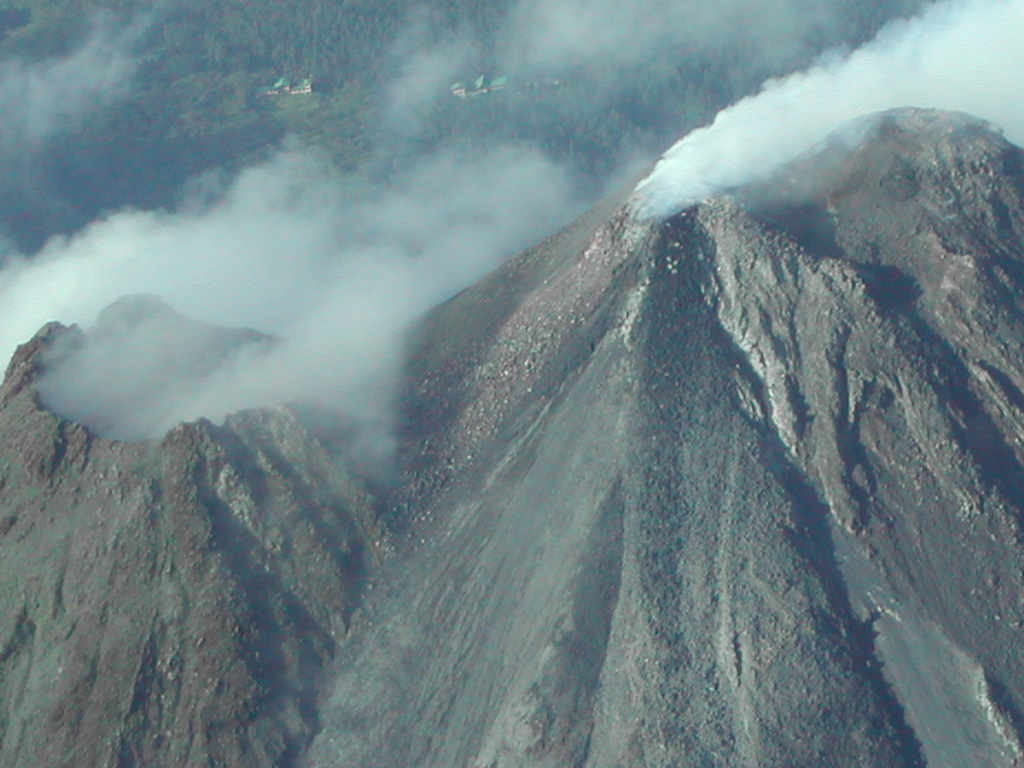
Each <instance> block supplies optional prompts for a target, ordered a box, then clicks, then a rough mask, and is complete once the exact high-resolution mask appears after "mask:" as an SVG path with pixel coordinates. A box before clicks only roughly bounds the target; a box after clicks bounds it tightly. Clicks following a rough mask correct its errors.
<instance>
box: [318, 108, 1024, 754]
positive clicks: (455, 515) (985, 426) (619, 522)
mask: <svg viewBox="0 0 1024 768" xmlns="http://www.w3.org/2000/svg"><path fill="white" fill-rule="evenodd" d="M1022 160H1024V154H1022V152H1021V150H1019V149H1018V148H1016V147H1013V146H1011V145H1009V144H1008V143H1007V142H1006V141H1005V140H1004V139H1003V138H1002V137H1001V136H1000V135H999V134H998V133H996V132H995V131H993V130H992V129H991V128H990V127H989V126H987V125H985V124H984V123H981V122H979V121H975V120H973V119H970V118H967V117H964V116H959V115H950V114H943V113H934V112H927V111H916V110H903V111H897V112H893V113H888V114H885V115H882V116H880V117H879V118H878V119H877V121H876V123H875V126H874V128H873V129H872V130H871V131H870V132H869V136H868V138H867V139H866V140H865V141H864V142H863V144H862V145H860V146H859V147H858V148H856V149H855V150H853V151H849V150H841V149H839V148H835V147H826V148H824V149H822V150H821V151H820V152H817V153H815V154H814V155H813V156H809V157H808V158H805V159H802V160H801V161H799V162H797V163H795V164H793V165H792V166H790V167H789V168H787V169H786V170H785V171H784V172H783V173H781V174H779V175H778V176H777V177H776V178H774V179H772V180H771V182H770V183H768V184H763V185H759V186H758V187H757V188H752V189H744V190H740V191H738V192H737V193H736V194H733V195H724V196H721V197H718V198H715V199H712V200H709V201H707V202H705V203H702V204H700V205H698V206H696V207H694V208H692V209H689V210H687V211H684V212H682V213H680V214H679V215H677V216H674V217H672V218H670V219H669V220H667V221H663V222H662V221H650V220H644V219H642V218H640V217H638V215H637V214H636V213H635V212H634V211H633V209H632V208H631V205H630V203H628V202H627V203H626V204H625V205H623V206H622V207H620V208H618V209H616V210H614V211H613V212H608V211H606V212H595V213H593V214H592V215H591V216H589V217H588V218H585V219H583V220H581V221H579V222H577V223H576V224H575V225H574V226H573V227H570V228H569V229H568V230H566V231H565V232H563V233H562V234H560V235H559V236H557V237H555V238H553V239H551V240H550V241H548V242H546V243H544V244H542V245H540V246H538V247H537V248H535V249H533V250H532V251H530V252H528V253H526V254H524V255H522V256H521V257H519V258H518V259H515V260H513V261H512V262H510V263H509V264H508V265H506V266H505V267H503V268H502V269H500V270H499V271H498V272H497V273H496V274H495V275H493V276H491V277H490V278H488V279H487V280H485V281H484V282H483V283H481V284H479V285H478V286H475V287H474V288H471V289H470V290H468V291H466V292H464V293H463V294H461V295H460V296H458V297H456V298H455V299H454V300H452V301H450V302H449V303H447V304H446V305H444V306H442V307H441V308H439V309H438V310H436V311H435V312H434V313H433V315H432V316H431V317H430V318H429V321H428V322H427V323H426V325H425V327H424V328H423V329H422V331H421V333H420V334H419V337H418V339H417V342H416V345H415V346H414V348H413V351H412V354H411V360H410V368H409V387H408V391H407V397H406V416H407V433H406V442H405V444H404V451H403V461H404V462H405V466H406V468H407V471H408V473H409V475H410V480H409V482H408V484H407V486H406V489H405V491H404V495H403V496H402V500H403V501H402V503H403V507H402V509H403V510H404V513H405V517H404V520H405V524H406V525H407V526H408V540H409V546H408V550H407V552H406V553H405V554H403V555H401V556H400V557H399V558H398V559H397V560H396V561H395V562H393V564H392V565H391V566H390V567H385V569H384V571H383V573H382V574H381V576H380V577H379V579H378V586H377V587H376V588H375V590H374V594H375V595H376V596H375V597H374V598H373V599H372V600H371V601H370V603H369V604H368V605H367V608H366V611H365V614H364V620H363V621H357V625H356V631H355V632H354V636H353V639H352V641H351V642H350V644H349V645H348V646H347V648H346V649H345V650H344V651H343V659H345V661H344V663H343V664H342V666H341V668H340V675H339V678H338V682H337V685H336V688H335V691H334V693H333V696H332V698H331V699H330V701H329V702H328V703H327V704H326V705H325V708H324V711H323V716H322V722H323V732H322V733H321V735H320V736H319V737H318V739H317V741H316V742H315V743H314V745H313V749H312V752H311V756H310V762H311V764H312V765H314V766H319V767H326V766H347V767H351V766H366V767H368V766H381V767H383V766H418V767H421V768H427V767H428V766H429V767H431V768H433V767H435V766H436V767H437V768H442V767H444V768H447V767H449V766H472V767H474V768H526V767H527V766H530V767H536V768H540V767H541V766H543V767H545V768H548V767H550V768H554V767H555V766H562V767H564V766H594V767H595V768H597V767H598V766H630V767H633V766H636V767H639V766H644V767H645V768H646V767H652V768H653V767H654V766H659V767H661V766H664V767H666V768H667V767H668V766H716V767H721V766H755V765H757V766H778V767H779V768H783V767H785V768H794V767H796V766H806V767H807V768H811V767H814V768H822V767H827V766H836V768H839V767H840V766H843V767H846V766H879V767H881V766H917V765H922V764H927V765H930V766H966V765H971V766H1011V765H1019V764H1021V762H1022V760H1024V752H1022V749H1021V736H1022V734H1024V718H1022V715H1021V713H1022V712H1024V658H1022V649H1024V643H1022V642H1021V641H1022V634H1021V633H1022V632H1024V583H1022V582H1024V540H1022V536H1021V533H1022V532H1021V520H1022V513H1024V469H1022V464H1024V442H1022V441H1024V353H1022V347H1021V344H1022V342H1024V313H1022V310H1024V164H1022ZM812 171H813V172H812Z"/></svg>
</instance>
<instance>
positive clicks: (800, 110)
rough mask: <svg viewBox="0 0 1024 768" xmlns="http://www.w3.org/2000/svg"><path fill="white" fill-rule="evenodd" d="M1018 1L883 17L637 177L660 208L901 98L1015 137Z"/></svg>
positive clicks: (1021, 9)
mask: <svg viewBox="0 0 1024 768" xmlns="http://www.w3.org/2000/svg"><path fill="white" fill-rule="evenodd" d="M1021 40H1024V2H1022V0H958V1H955V2H944V3H941V4H938V5H935V6H933V7H930V8H929V9H928V10H926V11H925V12H924V13H922V14H921V15H920V16H918V17H917V18H915V19H913V20H910V21H905V22H897V23H894V24H891V25H890V26H888V27H887V28H885V29H884V30H883V31H882V32H881V33H880V34H879V35H878V36H877V37H876V39H875V40H873V41H872V42H870V43H869V44H867V45H864V46H863V47H861V48H859V49H858V50H856V51H854V52H853V53H851V54H850V55H848V56H844V57H832V58H830V59H827V60H824V61H822V62H821V63H819V65H818V66H815V67H814V68H812V69H810V70H808V71H806V72H801V73H799V74H795V75H791V76H789V77H787V78H784V79H781V80H776V81H772V82H769V83H767V84H765V86H764V87H763V89H762V90H761V91H760V92H759V93H758V94H756V95H754V96H751V97H748V98H746V99H744V100H742V101H740V102H738V103H737V104H735V105H734V106H732V107H730V108H728V109H725V110H723V111H722V112H720V113H719V114H718V116H717V117H716V118H715V120H714V122H713V123H712V124H711V125H710V126H707V127H706V128H701V129H698V130H696V131H694V132H692V133H691V134H689V135H688V136H686V137H685V138H684V139H683V140H682V141H680V142H679V143H677V144H676V145H675V146H674V147H672V148H671V149H670V150H669V151H668V152H666V153H665V155H664V157H663V158H662V160H661V161H660V162H659V163H658V165H657V166H656V167H655V170H654V172H653V173H652V174H651V175H650V177H648V178H647V179H645V180H644V181H642V182H641V183H640V185H639V186H638V192H639V193H640V197H641V199H642V201H643V205H644V206H645V207H646V208H647V209H648V210H649V212H650V213H651V214H653V215H658V216H666V215H670V214H672V213H675V212H677V211H680V210H682V209H684V208H686V207H687V206H689V205H691V204H693V203H695V202H697V201H699V200H701V199H703V198H705V197H707V196H709V195H711V194H714V193H715V192H718V191H721V190H725V189H729V188H731V187H735V186H738V185H741V184H744V183H747V182H751V181H756V180H758V179H763V178H765V177H767V176H768V175H770V174H771V173H772V172H773V171H775V170H777V169H778V168H779V167H780V166H782V165H783V164H785V163H786V162H788V161H790V160H792V159H794V158H795V157H796V156H797V155H799V154H801V153H802V152H804V151H806V150H808V149H810V148H811V147H813V146H814V145H815V144H817V143H819V142H821V141H822V140H824V139H825V138H826V137H827V136H828V135H829V134H830V133H832V132H833V131H834V130H836V129H837V128H838V127H839V126H841V125H843V124H844V123H847V122H848V121H851V120H853V119H855V118H858V117H860V116H862V115H865V114H868V113H872V112H876V111H880V110H884V109H888V108H892V107H901V106H916V107H933V108H939V109H948V110H959V111H963V112H968V113H970V114H973V115H975V116H977V117H981V118H983V119H985V120H988V121H990V122H993V123H995V124H996V125H998V126H1001V127H1002V128H1003V129H1004V130H1005V131H1006V135H1007V138H1009V139H1010V140H1011V141H1014V142H1016V143H1018V144H1020V143H1024V100H1022V99H1021V97H1020V83H1021V82H1022V79H1024V47H1022V46H1021Z"/></svg>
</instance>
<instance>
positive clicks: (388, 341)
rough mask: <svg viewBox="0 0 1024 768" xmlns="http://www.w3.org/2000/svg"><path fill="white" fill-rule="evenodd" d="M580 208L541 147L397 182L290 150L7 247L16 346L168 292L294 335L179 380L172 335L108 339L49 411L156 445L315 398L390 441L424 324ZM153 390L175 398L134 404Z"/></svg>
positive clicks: (197, 313)
mask: <svg viewBox="0 0 1024 768" xmlns="http://www.w3.org/2000/svg"><path fill="white" fill-rule="evenodd" d="M579 205H580V204H579V203H578V202H577V201H575V199H574V198H573V194H572V192H571V191H570V185H569V183H568V182H567V180H566V175H565V173H564V172H563V170H562V169H561V168H559V167H558V166H556V165H553V164H552V163H551V162H549V161H548V160H546V159H545V158H544V157H543V156H541V155H540V154H538V153H537V152H534V151H532V150H529V149H522V148H518V149H517V148H513V147H506V148H496V149H494V150H493V151H491V152H488V153H486V154H484V153H476V154H473V153H462V152H458V151H454V150H452V151H447V152H442V153H439V154H437V155H434V156H431V157H428V158H424V159H422V160H421V161H420V162H419V163H418V164H417V165H416V166H415V167H412V168H409V169H407V170H406V172H405V173H403V174H401V175H400V178H399V179H397V180H396V182H395V184H394V185H393V186H391V187H389V188H388V189H386V190H383V191H382V190H376V189H367V188H364V187H362V186H360V184H359V182H358V181H356V180H355V179H339V178H335V177H332V176H330V175H329V174H327V173H325V172H323V171H322V170H321V169H320V166H319V165H318V163H317V161H316V158H315V156H313V155H310V154H309V153H307V152H302V151H298V150H295V151H286V152H283V153H281V154H280V155H278V156H277V157H275V158H274V159H273V160H272V161H270V162H269V163H267V164H265V165H263V166H260V167H256V168H251V169H249V170H247V171H245V172H243V173H242V174H241V175H240V176H239V177H238V178H237V179H236V180H235V181H234V183H233V184H232V185H231V186H230V188H229V189H228V190H227V192H226V193H225V194H224V195H223V196H222V197H219V198H218V199H217V200H216V201H215V202H213V203H212V204H203V205H199V206H197V207H195V208H187V207H186V208H185V209H183V210H181V211H179V212H176V213H166V212H159V211H151V212H144V211H126V212H121V213H117V214H115V215H112V216H110V217H109V218H107V219H105V220H103V221H99V222H97V223H95V224H93V225H92V226H90V227H88V228H87V229H85V230H84V231H82V232H81V233H79V234H77V235H75V236H74V237H71V238H69V239H67V238H61V239H56V240H53V241H51V242H50V243H49V244H48V245H47V246H46V247H45V248H44V249H43V251H42V252H40V253H38V254H36V255H35V256H33V257H32V258H31V259H25V258H19V257H9V259H8V262H7V265H6V267H5V268H4V269H3V270H2V272H0V354H3V355H9V354H10V352H11V351H12V350H13V348H14V347H15V345H16V344H18V343H20V342H23V341H25V340H26V339H28V338H29V337H31V335H32V334H33V333H34V332H35V331H36V330H38V328H39V327H40V326H41V325H42V324H43V323H45V322H48V321H50V320H60V321H61V322H64V323H76V324H82V325H84V326H88V325H90V324H91V323H93V321H94V320H95V318H96V317H97V315H98V314H99V313H100V311H101V310H102V309H103V308H104V307H105V306H107V305H108V304H109V303H111V302H113V301H114V300H116V299H118V298H119V297H121V296H124V295H126V294H135V293H150V294H156V295H159V296H160V297H162V298H163V299H164V300H165V301H166V302H167V303H168V304H170V305H171V306H172V307H174V308H175V309H177V310H179V311H181V312H184V313H185V314H187V315H189V316H190V317H192V318H195V319H198V320H202V321H206V322H209V323H215V324H218V325H223V326H227V327H249V328H253V329H256V330H258V331H260V332H263V333H267V334H273V335H274V336H276V337H279V342H278V343H277V344H275V345H273V346H272V348H271V349H270V351H269V352H268V351H266V350H263V351H261V352H260V353H259V354H238V355H233V356H231V357H229V358H228V360H227V362H226V363H225V364H224V365H222V366H221V367H219V368H218V369H217V370H216V371H215V372H214V373H213V374H211V375H207V376H205V377H204V378H202V380H199V381H192V382H190V383H189V385H188V386H185V385H183V386H181V387H175V388H173V389H171V390H170V391H168V388H167V387H164V386H163V382H165V381H166V379H167V378H168V376H170V375H172V373H173V372H172V371H169V370H168V368H167V366H168V359H169V358H168V355H167V354H166V352H167V351H166V350H165V349H161V348H159V347H158V346H157V343H156V339H157V338H158V336H159V334H156V335H154V332H153V329H152V328H151V327H150V328H148V329H147V328H146V327H140V330H139V333H140V334H143V335H144V334H149V335H148V336H145V339H147V340H146V341H145V343H141V342H139V343H136V342H138V340H135V341H133V340H132V339H131V338H126V336H125V335H124V334H123V333H117V334H113V335H111V334H107V335H106V336H104V337H102V338H99V339H93V340H92V341H91V342H90V344H89V350H88V355H87V356H79V358H78V359H77V360H76V361H75V363H74V367H73V368H72V369H69V370H73V371H74V375H71V376H68V375H62V374H61V372H60V370H59V369H58V370H57V371H55V373H54V374H53V375H52V376H49V377H44V379H43V380H42V382H41V385H40V386H41V391H42V392H43V395H44V400H45V401H46V402H47V404H49V405H50V406H51V407H53V408H54V409H55V410H57V411H58V412H60V413H63V414H65V415H69V416H72V417H74V418H76V419H78V420H81V421H83V422H85V423H87V424H91V425H92V426H94V427H96V428H97V429H100V430H102V431H103V433H104V434H107V435H110V436H114V437H119V438H148V437H156V436H159V435H160V434H162V432H163V431H165V430H166V429H167V428H169V427H170V426H173V425H174V424H175V423H177V422H179V421H181V420H188V419H194V418H197V417H200V416H204V417H208V418H211V419H215V420H216V419H219V418H221V417H222V416H223V415H225V414H227V413H229V412H231V411H235V410H239V409H242V408H246V407H252V406H266V405H276V404H279V403H282V402H288V401H293V400H296V399H299V400H309V401H314V402H318V403H321V404H323V405H325V406H329V407H332V408H335V409H338V410H341V411H343V412H345V413H346V414H348V415H349V416H350V417H351V418H352V419H354V420H356V421H357V422H360V423H362V424H363V425H364V426H365V425H375V427H376V432H377V433H378V434H377V438H378V439H383V438H384V437H386V433H387V429H386V423H387V421H388V410H389V406H390V397H391V394H392V389H391V387H392V384H393V382H394V381H395V380H396V378H397V376H396V375H395V374H396V369H397V366H398V365H399V364H400V355H401V352H402V338H403V334H404V332H405V331H406V329H407V327H408V325H409V324H410V322H411V321H412V320H413V319H414V318H416V317H418V316H419V315H420V314H422V313H423V312H425V311H426V310H427V309H429V308H430V307H431V306H433V305H434V304H436V303H438V302H439V301H442V300H443V299H445V298H447V297H448V296H450V295H451V294H452V293H454V292H455V291H457V290H459V289H461V288H463V287H464V286H465V285H468V284H469V283H470V282H471V281H473V280H474V279H476V278H478V277H480V276H481V275H483V274H484V273H485V272H486V271H488V270H489V269H490V268H492V267H493V266H494V265H495V264H496V263H497V262H498V261H499V260H500V259H501V258H503V257H505V256H507V255H509V254H512V253H514V252H516V251H517V250H519V249H521V248H524V247H526V246H527V245H529V244H531V243H533V242H535V241H536V240H537V239H539V238H541V237H543V236H544V235H546V234H547V233H549V232H550V231H551V230H552V229H554V228H556V227H557V226H558V225H559V224H560V223H562V222H563V221H564V220H565V217H566V216H568V215H571V214H572V213H574V212H576V211H577V210H578V209H579ZM104 338H106V339H107V340H108V343H107V344H106V345H105V346H104V343H103V339H104ZM148 390H151V391H153V392H159V391H163V392H164V393H165V397H164V398H163V399H162V400H161V401H159V402H154V401H153V400H152V398H150V399H148V400H146V401H145V407H131V404H132V403H135V404H140V403H141V401H140V400H139V394H138V393H141V392H146V391H148Z"/></svg>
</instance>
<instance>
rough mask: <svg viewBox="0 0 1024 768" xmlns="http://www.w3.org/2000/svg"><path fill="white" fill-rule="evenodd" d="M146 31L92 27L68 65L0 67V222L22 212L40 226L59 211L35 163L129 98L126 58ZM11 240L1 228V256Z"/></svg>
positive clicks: (142, 22)
mask: <svg viewBox="0 0 1024 768" xmlns="http://www.w3.org/2000/svg"><path fill="white" fill-rule="evenodd" d="M148 24H149V19H148V17H140V19H139V20H137V21H136V22H135V23H133V24H131V25H130V26H128V27H127V28H123V29H120V30H118V31H115V30H114V29H112V28H111V27H110V26H109V25H107V24H105V23H103V22H102V20H99V19H97V20H96V21H95V22H94V24H93V27H92V30H91V32H90V34H89V35H88V37H87V39H86V41H85V42H84V43H83V45H82V46H81V47H80V48H78V49H77V50H76V51H74V52H73V53H72V54H71V55H69V56H67V57H63V58H53V59H48V60H43V61H33V62H26V61H22V60H17V59H15V60H8V61H3V62H0V221H5V222H6V223H7V224H8V225H12V224H14V223H17V222H19V220H20V219H22V218H24V217H28V216H29V215H30V214H29V212H31V216H32V218H34V219H37V220H39V219H40V218H41V211H43V210H45V211H47V212H53V211H59V210H60V209H61V208H62V207H63V206H64V205H65V203H64V202H63V201H62V199H61V196H60V194H59V190H56V189H55V188H54V186H53V184H52V183H51V182H48V181H47V179H46V176H45V174H44V173H43V172H42V171H41V168H40V165H41V161H43V160H44V159H45V154H46V152H47V150H48V149H50V148H52V147H53V146H54V142H56V141H60V140H61V139H62V137H65V136H67V135H68V134H69V133H70V132H72V131H74V130H75V129H76V128H78V127H80V126H81V125H82V124H83V123H84V122H85V121H86V120H87V119H88V118H89V116H91V115H93V114H95V113H97V112H98V111H100V110H102V109H104V108H106V107H107V106H109V105H110V104H111V103H112V102H114V101H115V100H117V99H120V98H122V97H123V96H124V95H125V94H126V93H128V91H129V90H130V88H131V85H132V81H133V76H134V73H135V69H136V65H135V62H134V60H133V58H132V56H131V51H132V48H133V47H134V45H135V44H136V42H137V41H138V39H139V36H140V34H141V33H142V31H143V30H145V29H146V27H147V25H148ZM37 209H41V210H37ZM20 223H21V224H25V222H24V221H22V222H20ZM28 228H29V229H31V227H28ZM14 234H15V233H10V232H9V233H5V232H3V231H2V225H0V254H2V253H3V252H4V250H6V248H5V243H4V241H5V240H6V239H8V238H9V237H10V238H11V239H13V235H14Z"/></svg>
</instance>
